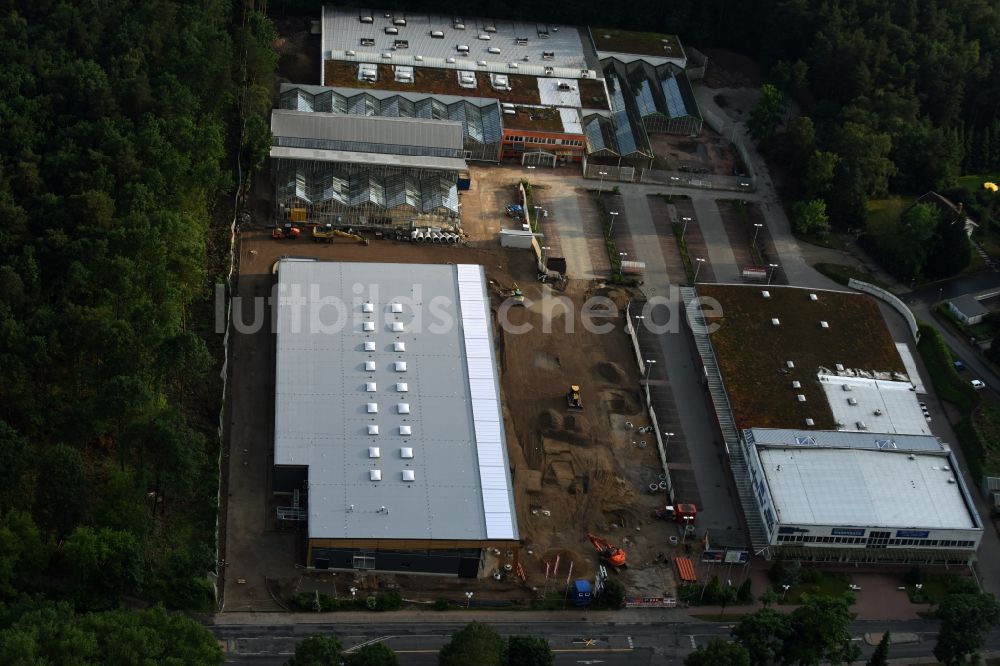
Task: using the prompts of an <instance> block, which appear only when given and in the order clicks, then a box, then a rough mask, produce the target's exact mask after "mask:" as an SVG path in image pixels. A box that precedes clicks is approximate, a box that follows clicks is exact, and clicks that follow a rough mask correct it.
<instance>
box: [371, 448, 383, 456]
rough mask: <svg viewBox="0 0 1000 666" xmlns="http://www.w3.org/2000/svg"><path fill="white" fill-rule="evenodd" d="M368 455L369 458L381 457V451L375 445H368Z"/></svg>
mask: <svg viewBox="0 0 1000 666" xmlns="http://www.w3.org/2000/svg"><path fill="white" fill-rule="evenodd" d="M368 457H369V458H381V457H382V453H381V452H380V451H379V450H378V447H377V446H369V447H368Z"/></svg>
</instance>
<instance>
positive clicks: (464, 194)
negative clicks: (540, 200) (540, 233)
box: [459, 165, 521, 247]
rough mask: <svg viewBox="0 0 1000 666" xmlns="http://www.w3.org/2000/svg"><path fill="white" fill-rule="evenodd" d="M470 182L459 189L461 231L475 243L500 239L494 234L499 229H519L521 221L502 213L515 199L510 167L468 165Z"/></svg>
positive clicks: (514, 184) (516, 194) (497, 243)
mask: <svg viewBox="0 0 1000 666" xmlns="http://www.w3.org/2000/svg"><path fill="white" fill-rule="evenodd" d="M469 174H470V175H471V176H472V186H471V187H470V188H469V189H468V190H459V199H460V203H461V206H462V231H463V232H464V233H465V234H466V238H467V239H468V240H469V241H470V242H472V243H474V244H476V246H477V247H479V246H481V245H482V244H483V243H489V242H492V244H495V245H496V246H497V247H499V245H500V243H499V241H498V239H497V234H499V233H500V230H501V229H520V228H521V224H520V223H519V222H515V221H514V220H513V219H511V218H509V217H507V216H506V214H505V212H504V207H505V206H506V205H507V204H510V203H516V202H517V201H518V190H517V183H518V178H517V174H516V173H515V171H514V170H513V169H511V170H502V169H497V168H496V167H484V166H476V165H470V167H469Z"/></svg>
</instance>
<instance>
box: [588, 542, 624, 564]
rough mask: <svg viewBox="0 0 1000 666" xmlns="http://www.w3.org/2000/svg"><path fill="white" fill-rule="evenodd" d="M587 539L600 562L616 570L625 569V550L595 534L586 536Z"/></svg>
mask: <svg viewBox="0 0 1000 666" xmlns="http://www.w3.org/2000/svg"><path fill="white" fill-rule="evenodd" d="M587 538H588V539H590V543H592V544H594V548H595V549H597V552H598V553H599V554H600V556H601V562H602V563H604V564H607V565H609V566H612V567H616V568H618V569H623V568H625V566H626V564H625V550H624V549H623V548H619V547H618V546H616V545H614V544H613V543H611V542H610V541H608V540H607V539H602V538H601V537H599V536H597V535H596V534H588V535H587Z"/></svg>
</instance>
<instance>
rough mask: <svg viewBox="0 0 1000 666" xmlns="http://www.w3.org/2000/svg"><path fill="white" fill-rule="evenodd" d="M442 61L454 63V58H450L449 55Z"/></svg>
mask: <svg viewBox="0 0 1000 666" xmlns="http://www.w3.org/2000/svg"><path fill="white" fill-rule="evenodd" d="M444 61H445V62H446V63H448V64H449V65H454V64H455V59H454V58H450V57H449V58H445V59H444Z"/></svg>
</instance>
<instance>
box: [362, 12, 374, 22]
mask: <svg viewBox="0 0 1000 666" xmlns="http://www.w3.org/2000/svg"><path fill="white" fill-rule="evenodd" d="M358 20H359V21H361V22H362V23H374V22H375V18H374V17H373V16H372V15H371V14H362V15H361V16H359V17H358Z"/></svg>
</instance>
